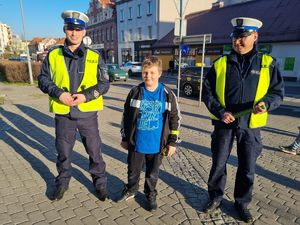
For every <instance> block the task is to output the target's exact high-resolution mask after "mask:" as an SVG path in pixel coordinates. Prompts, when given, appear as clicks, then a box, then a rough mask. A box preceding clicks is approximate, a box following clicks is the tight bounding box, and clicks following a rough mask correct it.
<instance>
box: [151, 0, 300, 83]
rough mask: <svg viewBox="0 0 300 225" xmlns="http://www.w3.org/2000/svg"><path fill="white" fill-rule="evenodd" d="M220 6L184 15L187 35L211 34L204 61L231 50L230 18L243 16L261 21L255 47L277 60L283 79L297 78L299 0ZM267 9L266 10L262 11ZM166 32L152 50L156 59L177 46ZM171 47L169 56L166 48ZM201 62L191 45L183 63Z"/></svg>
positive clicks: (299, 66) (195, 46) (197, 46)
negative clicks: (266, 10) (185, 16)
mask: <svg viewBox="0 0 300 225" xmlns="http://www.w3.org/2000/svg"><path fill="white" fill-rule="evenodd" d="M219 6H220V8H217V7H213V8H212V9H211V10H207V11H205V12H199V13H195V14H190V15H188V16H187V24H188V26H187V27H188V28H187V35H200V34H211V35H212V39H211V43H209V44H207V45H206V50H205V56H204V62H205V65H207V66H210V65H211V64H212V63H213V61H214V60H215V59H216V58H217V57H219V56H220V55H222V54H227V53H229V52H230V51H231V46H232V43H231V38H230V34H231V32H232V25H231V22H230V21H231V19H232V18H234V17H239V16H241V15H243V16H244V17H252V18H257V19H259V20H261V21H262V22H263V26H262V27H261V28H260V29H259V38H258V43H257V49H258V50H259V51H261V52H265V53H267V54H270V55H272V56H273V57H274V58H275V59H276V61H277V62H278V63H279V67H280V71H281V73H282V75H283V77H284V78H285V79H289V80H297V81H300V51H299V50H300V39H299V37H300V21H299V20H298V18H299V15H298V14H299V9H300V1H299V0H289V1H286V0H261V1H259V0H253V1H247V2H243V1H240V2H239V3H235V4H229V5H228V6H226V7H225V6H224V5H223V7H222V4H221V5H219ZM258 9H268V13H266V12H265V10H258ZM173 39H174V35H173V33H172V32H170V33H169V34H168V35H166V36H165V37H163V38H162V39H160V40H159V41H157V42H156V43H155V44H154V46H153V47H154V49H153V51H154V53H156V54H157V55H158V56H159V57H160V58H171V57H177V55H178V46H176V45H174V44H173V43H172V42H173ZM170 48H171V49H172V48H173V49H174V52H173V54H172V55H168V54H169V52H170V51H169V52H167V51H165V50H166V49H170ZM201 61H202V45H200V44H191V45H190V51H189V52H188V53H187V54H185V55H183V62H186V63H188V64H189V65H195V64H197V63H200V62H201Z"/></svg>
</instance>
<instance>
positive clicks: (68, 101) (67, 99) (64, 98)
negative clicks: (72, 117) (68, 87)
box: [59, 92, 73, 106]
mask: <svg viewBox="0 0 300 225" xmlns="http://www.w3.org/2000/svg"><path fill="white" fill-rule="evenodd" d="M59 100H60V101H61V102H62V103H64V104H65V105H68V106H72V104H73V98H72V95H71V93H69V92H63V93H62V94H61V95H60V96H59Z"/></svg>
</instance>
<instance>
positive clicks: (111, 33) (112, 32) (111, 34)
mask: <svg viewBox="0 0 300 225" xmlns="http://www.w3.org/2000/svg"><path fill="white" fill-rule="evenodd" d="M110 40H111V41H113V40H114V30H113V27H110Z"/></svg>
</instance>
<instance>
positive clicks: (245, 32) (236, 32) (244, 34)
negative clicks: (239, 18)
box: [230, 30, 253, 38]
mask: <svg viewBox="0 0 300 225" xmlns="http://www.w3.org/2000/svg"><path fill="white" fill-rule="evenodd" d="M252 32H253V31H249V30H234V31H233V32H232V33H231V35H230V37H232V38H241V37H247V36H249V35H250V34H252Z"/></svg>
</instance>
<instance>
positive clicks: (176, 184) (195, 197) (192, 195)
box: [103, 144, 208, 211]
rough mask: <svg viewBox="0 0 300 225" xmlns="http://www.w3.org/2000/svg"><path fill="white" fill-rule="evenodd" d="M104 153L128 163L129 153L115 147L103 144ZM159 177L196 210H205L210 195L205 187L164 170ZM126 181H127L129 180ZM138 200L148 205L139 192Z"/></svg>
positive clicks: (142, 205) (141, 203)
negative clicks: (200, 200)
mask: <svg viewBox="0 0 300 225" xmlns="http://www.w3.org/2000/svg"><path fill="white" fill-rule="evenodd" d="M103 153H104V154H106V155H108V156H110V157H112V158H114V159H117V160H119V161H120V162H122V163H125V164H126V161H127V154H126V153H124V152H121V151H120V150H117V149H115V148H113V147H110V146H108V145H106V144H103ZM159 178H160V179H161V180H162V181H163V182H165V183H166V184H167V185H169V186H170V187H171V188H173V189H174V190H175V191H176V192H179V193H180V194H181V195H182V196H183V197H184V200H185V202H186V203H187V204H188V205H190V206H191V207H193V208H194V209H196V210H200V211H202V210H203V206H204V205H205V203H206V202H207V201H208V195H207V191H206V190H205V189H203V188H201V187H199V186H197V185H193V184H191V183H190V182H188V181H185V180H183V179H181V178H179V177H176V176H174V175H172V174H170V173H168V172H165V171H164V170H160V174H159ZM124 182H127V180H126V181H124ZM140 186H143V184H142V183H141V182H140ZM158 191H160V190H158ZM120 192H121V189H120ZM158 197H159V196H158ZM199 199H202V200H203V203H202V202H201V204H197V203H198V202H199ZM136 200H137V202H138V203H139V204H140V205H141V207H143V208H145V207H146V201H145V197H144V195H142V194H138V195H137V196H136Z"/></svg>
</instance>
